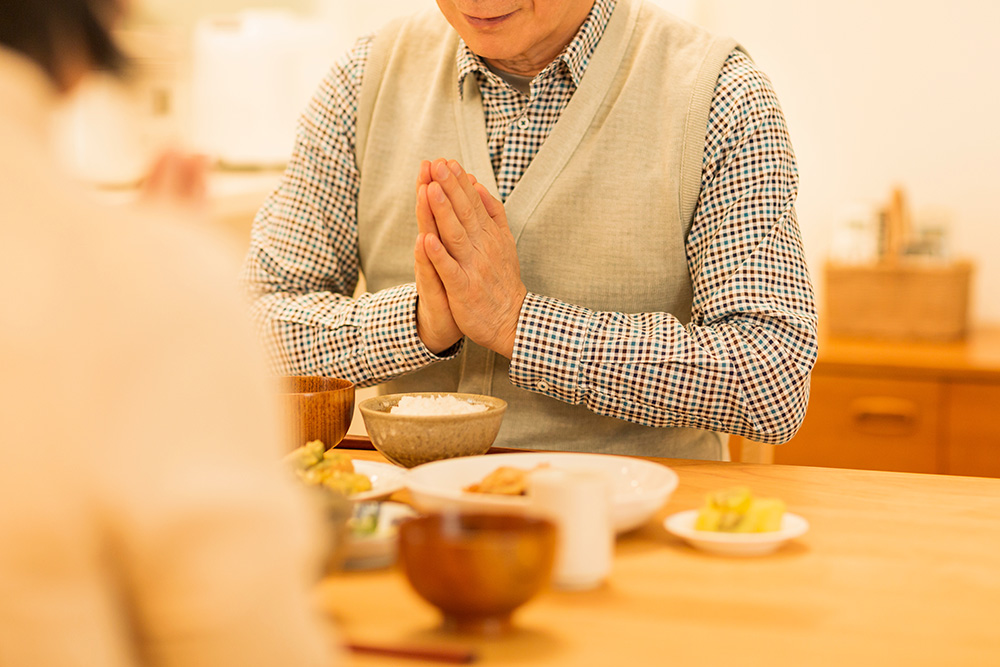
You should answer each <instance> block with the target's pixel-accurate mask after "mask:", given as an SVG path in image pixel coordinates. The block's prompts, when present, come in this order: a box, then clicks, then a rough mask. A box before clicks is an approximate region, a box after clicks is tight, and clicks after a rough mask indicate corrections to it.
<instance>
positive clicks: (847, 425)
mask: <svg viewBox="0 0 1000 667" xmlns="http://www.w3.org/2000/svg"><path fill="white" fill-rule="evenodd" d="M942 394H943V389H942V387H941V385H939V384H938V383H936V382H925V381H919V380H913V381H911V380H883V379H876V378H871V377H865V376H850V375H830V374H814V375H813V378H812V388H811V394H810V399H809V410H808V412H807V413H806V419H805V422H804V423H803V425H802V429H801V430H800V431H799V433H798V435H796V436H795V438H793V439H792V440H791V441H789V442H788V443H786V444H784V445H782V446H780V447H777V448H776V449H775V453H774V462H775V463H791V464H799V465H816V466H829V467H834V468H863V469H868V470H894V471H902V472H931V473H933V472H940V471H941V468H942V465H941V464H940V463H939V460H938V458H939V457H938V446H937V443H938V437H939V433H940V430H939V429H940V428H941V421H942V415H941V412H942V411H941V407H940V406H941V404H942V398H943V396H942Z"/></svg>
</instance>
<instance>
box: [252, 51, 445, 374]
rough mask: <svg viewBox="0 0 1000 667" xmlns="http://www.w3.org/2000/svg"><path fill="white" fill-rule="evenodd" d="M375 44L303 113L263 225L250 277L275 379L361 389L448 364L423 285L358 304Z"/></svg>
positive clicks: (257, 228)
mask: <svg viewBox="0 0 1000 667" xmlns="http://www.w3.org/2000/svg"><path fill="white" fill-rule="evenodd" d="M372 39H373V38H372V37H365V38H362V39H361V40H359V41H358V43H357V44H356V45H355V47H354V49H353V50H352V51H351V52H350V53H349V54H348V56H347V57H346V58H345V60H344V61H343V62H341V63H338V64H337V65H335V66H334V67H333V68H332V69H331V71H330V73H329V74H328V75H327V77H326V78H325V79H324V80H323V82H322V83H321V84H320V87H319V89H318V90H317V92H316V94H315V95H314V96H313V98H312V100H311V101H310V103H309V106H308V107H307V108H306V110H305V112H304V113H303V114H302V116H301V118H300V120H299V126H298V132H297V136H296V141H295V146H294V149H293V152H292V156H291V158H290V160H289V163H288V166H287V168H286V170H285V174H284V176H283V178H282V182H281V184H280V185H279V186H278V188H277V190H275V191H274V192H273V193H272V194H271V195H270V197H268V199H267V201H266V202H265V203H264V205H263V207H262V208H261V210H260V211H259V212H258V214H257V217H256V219H255V220H254V225H253V231H252V233H251V239H250V249H249V252H248V254H247V257H246V260H245V263H244V267H243V272H242V277H241V280H242V283H243V285H244V286H245V288H246V290H247V292H248V293H249V296H250V299H251V312H252V314H253V316H254V319H255V321H256V322H257V324H258V327H259V329H260V333H261V336H262V338H263V340H264V341H265V344H266V345H267V348H268V356H269V358H270V359H271V361H272V366H273V370H274V371H275V372H277V373H281V374H288V375H330V376H335V377H342V378H345V379H348V380H351V381H352V382H354V383H355V384H356V385H358V386H367V385H371V384H377V383H379V382H382V381H385V380H389V379H392V378H393V377H395V376H397V375H401V374H403V373H407V372H410V371H413V370H416V369H419V368H421V367H423V366H426V365H428V364H430V363H433V362H435V361H438V360H440V359H442V358H445V357H440V356H437V355H435V354H433V353H432V352H431V351H430V350H428V349H427V348H426V347H425V346H424V344H423V342H422V341H421V340H420V337H419V336H418V335H417V328H416V315H415V314H416V302H417V291H416V286H415V285H414V284H413V283H408V284H404V285H400V286H397V287H394V288H391V289H387V290H384V291H381V292H378V293H374V294H370V293H366V294H362V295H359V296H358V297H357V298H352V295H354V292H355V289H356V288H357V285H358V281H359V276H360V268H359V260H358V257H359V253H358V233H357V196H358V185H359V174H358V170H357V166H356V163H355V159H354V143H355V136H356V122H357V103H358V96H359V93H360V88H361V81H362V78H363V75H364V69H365V65H366V63H367V59H368V53H369V49H370V47H371V42H372ZM454 351H455V350H454V349H453V350H452V352H454Z"/></svg>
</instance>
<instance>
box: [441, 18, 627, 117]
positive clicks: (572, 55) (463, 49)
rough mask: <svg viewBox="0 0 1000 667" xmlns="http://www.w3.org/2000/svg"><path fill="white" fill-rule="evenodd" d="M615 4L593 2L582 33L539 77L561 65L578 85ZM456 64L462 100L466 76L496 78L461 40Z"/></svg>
mask: <svg viewBox="0 0 1000 667" xmlns="http://www.w3.org/2000/svg"><path fill="white" fill-rule="evenodd" d="M616 2H617V0H594V6H593V7H591V9H590V13H589V14H588V15H587V18H586V19H585V20H584V22H583V25H581V26H580V30H578V31H577V33H576V36H575V37H573V40H572V41H571V42H570V43H569V44H567V45H566V48H565V49H563V50H562V53H560V54H559V55H558V56H556V58H555V60H553V61H552V62H551V63H549V64H548V66H547V67H546V68H545V69H544V70H542V71H541V72H540V73H539V74H538V75H537V76H542V75H544V74H547V73H548V72H551V71H552V70H553V69H554V68H555V67H558V66H560V65H561V66H563V67H565V68H566V70H567V71H568V72H569V75H570V78H571V79H572V81H573V85H574V86H579V85H580V80H581V79H582V78H583V75H584V73H585V72H586V71H587V65H588V64H589V63H590V58H591V56H593V54H594V49H596V48H597V44H598V43H599V42H600V41H601V36H602V35H603V34H604V30H605V28H607V27H608V21H609V20H610V19H611V13H612V12H613V11H614V9H615V4H616ZM455 62H456V65H457V66H458V67H457V68H458V96H459V98H461V97H462V90H463V87H464V84H465V77H466V76H468V75H469V74H472V73H474V72H480V73H481V74H482V75H483V76H485V77H495V76H496V75H495V74H493V73H492V72H490V71H489V69H488V68H487V67H486V63H484V62H483V59H482V58H480V57H479V56H477V55H476V54H474V53H473V52H472V50H471V49H470V48H469V47H468V45H467V44H466V43H465V40H463V39H459V41H458V52H457V53H456V55H455Z"/></svg>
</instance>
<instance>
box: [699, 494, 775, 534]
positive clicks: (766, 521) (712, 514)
mask: <svg viewBox="0 0 1000 667" xmlns="http://www.w3.org/2000/svg"><path fill="white" fill-rule="evenodd" d="M784 514H785V503H784V502H783V501H781V500H780V499H778V498H755V497H754V495H753V493H752V492H751V491H750V489H749V488H748V487H745V486H736V487H732V488H728V489H721V490H719V491H713V492H712V493H709V494H708V496H707V497H706V498H705V505H704V506H703V507H702V508H701V510H699V512H698V517H697V518H696V519H695V522H694V527H695V529H696V530H714V531H721V532H727V533H766V532H771V531H775V530H778V529H780V528H781V518H782V516H784Z"/></svg>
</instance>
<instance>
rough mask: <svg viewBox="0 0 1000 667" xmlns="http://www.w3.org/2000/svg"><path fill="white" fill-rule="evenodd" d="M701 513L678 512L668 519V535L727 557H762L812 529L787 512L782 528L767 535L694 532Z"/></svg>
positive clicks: (806, 522)
mask: <svg viewBox="0 0 1000 667" xmlns="http://www.w3.org/2000/svg"><path fill="white" fill-rule="evenodd" d="M697 516H698V510H688V511H686V512H678V513H677V514H673V515H671V516H669V517H667V519H666V521H664V522H663V526H664V527H665V528H666V529H667V531H668V532H670V533H672V534H674V535H676V536H677V537H679V538H681V539H682V540H684V541H685V542H687V543H688V544H690V545H692V546H694V547H697V548H698V549H701V550H703V551H709V552H711V553H715V554H722V555H725V556H760V555H763V554H769V553H771V552H772V551H774V550H775V549H777V548H778V547H780V546H781V545H782V544H784V543H785V542H787V541H788V540H791V539H794V538H796V537H799V536H800V535H802V534H804V533H805V532H806V531H807V530H809V522H808V521H806V520H805V519H803V518H802V517H800V516H799V515H798V514H792V513H791V512H785V515H784V516H783V517H782V518H781V528H780V529H778V530H775V531H772V532H768V533H725V532H721V531H715V530H695V527H694V520H695V518H697Z"/></svg>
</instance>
